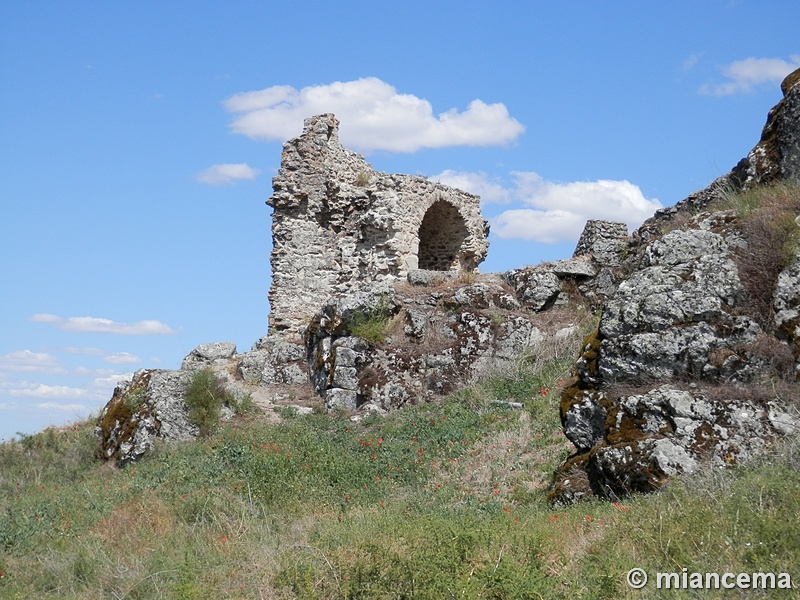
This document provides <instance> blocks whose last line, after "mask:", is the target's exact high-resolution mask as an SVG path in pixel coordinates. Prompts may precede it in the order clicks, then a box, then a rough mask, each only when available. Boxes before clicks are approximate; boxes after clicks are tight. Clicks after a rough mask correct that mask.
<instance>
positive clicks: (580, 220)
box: [432, 171, 661, 244]
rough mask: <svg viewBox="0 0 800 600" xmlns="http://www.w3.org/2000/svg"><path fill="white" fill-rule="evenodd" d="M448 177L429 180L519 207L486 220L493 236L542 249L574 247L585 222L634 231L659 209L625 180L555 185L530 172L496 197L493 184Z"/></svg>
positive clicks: (517, 176)
mask: <svg viewBox="0 0 800 600" xmlns="http://www.w3.org/2000/svg"><path fill="white" fill-rule="evenodd" d="M448 173H449V172H448V171H445V172H444V173H441V174H439V175H437V176H434V177H433V178H432V179H438V180H439V181H442V182H443V183H446V184H448V185H455V184H456V183H459V184H460V185H459V186H457V187H462V189H465V190H466V191H468V192H471V193H474V194H479V193H480V190H481V189H482V188H484V187H485V186H486V185H489V186H490V189H492V194H493V195H494V196H496V197H499V198H504V199H505V198H507V199H508V201H513V202H514V203H516V204H518V205H520V206H519V208H512V209H509V210H506V211H504V212H502V213H501V214H499V215H498V216H496V217H494V218H492V219H490V220H489V221H490V223H491V226H492V231H493V232H494V233H495V234H496V235H498V236H499V237H501V238H505V239H519V240H528V241H534V242H540V243H545V244H554V243H559V242H575V241H577V239H578V237H580V234H581V232H582V231H583V227H584V225H585V224H586V221H587V220H589V219H604V220H610V221H620V222H623V223H626V224H627V225H628V227H630V228H635V227H638V226H639V225H640V224H641V223H642V221H644V220H645V219H646V218H648V217H650V216H651V215H652V214H653V213H654V212H655V211H656V210H657V209H659V208H661V203H660V202H659V201H658V200H656V199H648V198H645V196H644V194H643V193H642V191H641V190H640V189H639V187H638V186H636V185H634V184H632V183H630V182H628V181H610V180H602V179H601V180H598V181H578V182H572V183H555V182H551V181H545V180H544V179H542V177H540V176H539V175H538V174H536V173H534V172H531V171H528V172H513V173H511V176H512V177H513V179H514V183H513V186H511V187H508V188H504V189H505V193H502V194H501V193H500V192H499V191H498V190H495V189H493V187H492V186H496V185H497V182H490V181H489V182H487V181H482V178H484V179H485V175H483V174H480V173H473V174H471V175H469V176H468V174H464V173H460V174H457V175H458V176H457V177H450V176H448Z"/></svg>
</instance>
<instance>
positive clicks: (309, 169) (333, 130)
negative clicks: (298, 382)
mask: <svg viewBox="0 0 800 600" xmlns="http://www.w3.org/2000/svg"><path fill="white" fill-rule="evenodd" d="M338 128H339V122H338V121H337V120H336V118H335V117H334V116H333V115H332V114H325V115H319V116H316V117H312V118H310V119H306V121H305V125H304V129H303V134H302V135H301V136H300V137H298V138H295V139H292V140H290V141H288V142H286V144H285V145H284V148H283V156H282V159H281V168H280V170H279V172H278V175H277V176H276V177H275V178H274V179H273V183H272V185H273V189H274V192H273V194H272V197H270V199H269V200H268V201H267V204H269V206H271V207H272V208H273V214H272V257H271V264H272V286H271V288H270V293H269V299H270V306H271V310H270V315H269V319H270V327H271V330H272V331H273V332H277V333H281V335H283V337H284V338H286V339H289V340H290V341H294V342H297V341H300V339H301V338H302V333H303V331H304V330H305V327H306V326H307V325H308V322H309V320H310V319H311V317H312V316H313V314H314V313H315V312H316V311H317V310H318V309H319V308H320V307H321V306H322V305H323V304H324V303H325V302H326V301H327V300H328V298H329V297H331V296H334V297H343V296H346V295H348V294H351V293H353V292H356V291H358V290H359V289H360V288H361V287H363V286H365V285H368V284H369V283H371V282H373V281H400V280H404V279H405V277H406V276H407V274H408V273H409V272H410V271H413V270H415V269H425V270H432V271H455V272H465V273H472V272H475V271H476V270H477V266H478V265H479V264H480V263H481V262H482V261H483V259H484V258H485V257H486V251H487V249H488V241H487V235H488V232H489V227H488V224H487V222H486V221H485V220H484V218H483V217H482V216H481V213H480V204H479V199H478V197H477V196H473V195H471V194H467V193H466V192H462V191H461V190H457V189H455V188H451V187H447V186H444V185H440V184H438V183H435V182H432V181H430V180H428V179H426V178H424V177H416V176H411V175H389V174H386V173H380V172H378V171H375V170H374V169H373V168H372V167H371V166H370V165H369V164H368V163H367V162H366V161H365V160H364V158H363V157H361V156H360V155H358V154H356V153H355V152H351V151H350V150H347V149H345V148H343V147H342V146H341V144H340V143H339V137H338Z"/></svg>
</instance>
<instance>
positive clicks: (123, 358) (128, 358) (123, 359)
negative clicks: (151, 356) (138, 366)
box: [103, 352, 141, 365]
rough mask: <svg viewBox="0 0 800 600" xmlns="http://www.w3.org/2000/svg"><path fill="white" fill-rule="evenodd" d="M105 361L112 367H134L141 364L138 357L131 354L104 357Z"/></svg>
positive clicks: (123, 353)
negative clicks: (135, 364) (133, 365)
mask: <svg viewBox="0 0 800 600" xmlns="http://www.w3.org/2000/svg"><path fill="white" fill-rule="evenodd" d="M103 360H104V361H106V362H107V363H111V364H112V365H132V364H134V363H138V362H141V359H140V358H139V357H138V356H136V355H134V354H131V353H129V352H115V353H114V354H109V355H108V356H104V357H103Z"/></svg>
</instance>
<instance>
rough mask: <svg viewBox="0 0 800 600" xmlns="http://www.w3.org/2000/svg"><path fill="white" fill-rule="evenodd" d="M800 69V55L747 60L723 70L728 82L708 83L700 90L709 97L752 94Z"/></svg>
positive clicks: (739, 61) (737, 62)
mask: <svg viewBox="0 0 800 600" xmlns="http://www.w3.org/2000/svg"><path fill="white" fill-rule="evenodd" d="M798 68H800V54H793V55H791V56H790V57H789V60H788V61H786V60H783V59H781V58H745V59H744V60H737V61H734V62H732V63H730V64H729V65H726V66H724V67H723V68H722V74H723V75H724V76H725V77H726V78H727V81H724V82H722V83H713V84H711V83H708V84H705V85H703V86H702V87H701V88H700V93H701V94H703V95H709V96H730V95H732V94H739V93H745V92H750V91H752V90H753V89H754V88H756V87H758V86H760V85H764V84H776V83H780V82H781V81H783V79H784V77H786V76H787V75H788V74H789V73H791V72H792V71H794V70H795V69H798Z"/></svg>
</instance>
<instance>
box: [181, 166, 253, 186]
mask: <svg viewBox="0 0 800 600" xmlns="http://www.w3.org/2000/svg"><path fill="white" fill-rule="evenodd" d="M260 172H261V171H259V170H258V169H254V168H253V167H251V166H250V165H248V164H247V163H235V164H231V163H224V164H219V165H211V166H210V167H208V168H207V169H206V170H204V171H202V172H200V173H198V174H197V176H196V177H195V179H197V181H199V182H200V183H205V184H207V185H222V184H226V183H235V182H237V181H240V180H242V179H247V180H252V179H255V178H256V177H257V176H258V174H259V173H260Z"/></svg>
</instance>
